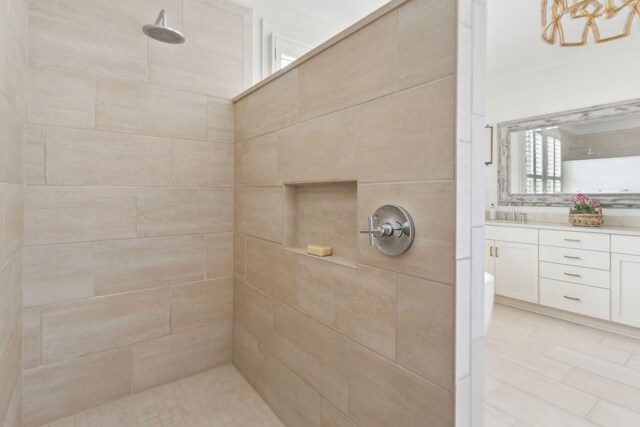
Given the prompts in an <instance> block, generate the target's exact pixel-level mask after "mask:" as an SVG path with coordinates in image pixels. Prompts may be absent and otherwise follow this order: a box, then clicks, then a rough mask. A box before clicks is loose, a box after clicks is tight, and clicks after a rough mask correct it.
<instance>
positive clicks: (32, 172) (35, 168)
mask: <svg viewBox="0 0 640 427" xmlns="http://www.w3.org/2000/svg"><path fill="white" fill-rule="evenodd" d="M44 143H45V127H44V126H36V125H28V126H27V145H26V146H25V147H24V150H25V151H24V179H25V184H26V185H45V170H44V169H45V164H44V162H45V160H44V156H45V145H44Z"/></svg>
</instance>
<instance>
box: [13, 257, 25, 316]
mask: <svg viewBox="0 0 640 427" xmlns="http://www.w3.org/2000/svg"><path fill="white" fill-rule="evenodd" d="M23 258H24V256H23V251H20V252H18V253H17V254H16V256H14V257H13V258H12V259H11V323H12V324H14V325H15V324H17V323H18V320H19V319H21V318H22V309H23V308H24V305H23V303H22V299H23V298H22V295H23V293H24V289H23V288H24V286H23V282H24V259H23Z"/></svg>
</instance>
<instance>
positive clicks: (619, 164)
mask: <svg viewBox="0 0 640 427" xmlns="http://www.w3.org/2000/svg"><path fill="white" fill-rule="evenodd" d="M499 133H500V138H501V141H500V165H499V169H500V176H499V186H500V194H501V203H517V204H528V205H546V206H563V205H568V202H569V200H570V198H571V195H573V194H577V193H584V194H589V195H594V196H596V197H597V198H598V199H600V200H601V202H603V206H616V207H632V206H633V207H637V206H640V108H638V101H635V102H632V103H626V104H616V105H609V106H603V107H597V108H592V109H588V110H581V111H573V112H568V113H562V114H556V115H551V116H545V117H537V118H533V119H528V120H521V121H517V122H510V123H502V124H500V125H499Z"/></svg>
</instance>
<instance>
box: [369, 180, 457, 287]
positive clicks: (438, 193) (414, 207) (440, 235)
mask: <svg viewBox="0 0 640 427" xmlns="http://www.w3.org/2000/svg"><path fill="white" fill-rule="evenodd" d="M388 203H391V204H396V205H399V206H402V207H403V208H405V209H406V210H407V211H408V212H409V213H410V214H411V215H412V216H413V220H414V222H415V226H416V236H415V240H414V242H413V246H412V247H411V248H410V249H409V251H407V252H406V253H405V254H403V255H401V256H399V257H393V258H392V257H387V256H384V255H383V254H381V253H380V252H378V251H377V250H376V249H375V248H373V247H370V246H369V241H368V238H367V236H364V235H361V236H360V237H359V240H358V243H359V245H358V248H359V254H360V261H361V262H363V263H365V264H367V265H374V266H376V267H380V268H388V269H391V270H394V271H397V272H400V273H406V274H409V275H414V276H418V277H422V278H425V279H429V280H433V281H437V282H441V283H449V284H453V280H454V275H455V244H454V236H455V215H454V211H455V207H454V185H453V183H448V182H422V183H397V184H394V183H384V184H363V185H360V186H359V187H358V212H359V215H360V216H359V218H358V224H359V226H360V228H366V226H367V215H370V214H371V213H373V212H375V210H376V209H378V207H380V206H383V205H385V204H388ZM425 260H428V262H425Z"/></svg>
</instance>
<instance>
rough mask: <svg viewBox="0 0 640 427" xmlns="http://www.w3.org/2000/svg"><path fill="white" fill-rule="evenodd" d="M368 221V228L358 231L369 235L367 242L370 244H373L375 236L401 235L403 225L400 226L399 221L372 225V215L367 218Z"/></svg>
mask: <svg viewBox="0 0 640 427" xmlns="http://www.w3.org/2000/svg"><path fill="white" fill-rule="evenodd" d="M368 222H369V229H368V230H360V233H361V234H368V235H369V244H370V245H371V246H375V244H376V237H382V236H393V235H396V236H400V235H402V230H403V227H402V224H400V223H399V222H396V223H395V224H394V223H385V224H380V225H378V226H374V221H373V217H372V216H370V217H369V218H368Z"/></svg>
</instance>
